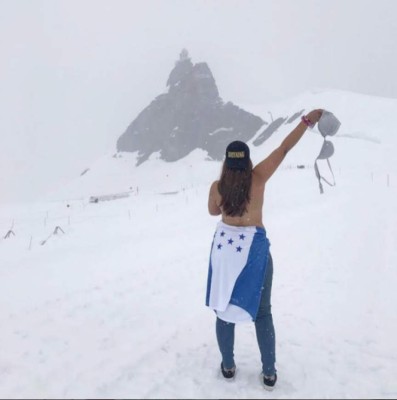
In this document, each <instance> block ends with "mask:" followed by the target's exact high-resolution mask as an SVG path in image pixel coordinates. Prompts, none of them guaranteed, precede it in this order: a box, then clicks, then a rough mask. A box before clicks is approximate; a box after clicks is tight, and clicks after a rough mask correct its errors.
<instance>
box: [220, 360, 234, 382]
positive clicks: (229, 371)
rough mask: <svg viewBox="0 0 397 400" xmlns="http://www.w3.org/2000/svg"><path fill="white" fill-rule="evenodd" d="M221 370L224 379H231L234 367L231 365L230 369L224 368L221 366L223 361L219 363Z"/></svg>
mask: <svg viewBox="0 0 397 400" xmlns="http://www.w3.org/2000/svg"><path fill="white" fill-rule="evenodd" d="M221 371H222V375H223V377H224V378H225V379H233V378H234V375H235V374H236V367H233V368H232V369H225V368H223V363H221Z"/></svg>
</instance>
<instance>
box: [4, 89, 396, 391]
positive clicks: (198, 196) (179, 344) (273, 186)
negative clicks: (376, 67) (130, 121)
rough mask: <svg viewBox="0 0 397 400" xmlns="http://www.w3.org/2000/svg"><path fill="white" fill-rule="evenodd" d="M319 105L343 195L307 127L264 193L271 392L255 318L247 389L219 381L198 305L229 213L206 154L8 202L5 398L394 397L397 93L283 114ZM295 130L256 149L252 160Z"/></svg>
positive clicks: (286, 106)
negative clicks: (213, 188)
mask: <svg viewBox="0 0 397 400" xmlns="http://www.w3.org/2000/svg"><path fill="white" fill-rule="evenodd" d="M302 104H303V107H302ZM312 107H325V108H328V109H329V110H331V111H333V112H335V114H336V115H337V116H338V117H339V118H340V119H341V121H342V124H343V125H342V127H341V130H340V132H339V133H338V135H337V136H336V137H333V138H331V140H332V141H333V143H334V145H335V151H336V152H335V155H334V156H333V157H332V158H331V164H332V167H333V169H334V173H335V178H336V182H337V185H336V186H335V187H332V188H330V187H328V186H325V187H324V190H325V193H324V194H323V195H320V193H319V189H318V183H317V180H316V178H315V175H314V170H313V168H312V167H313V162H314V159H315V157H316V155H317V154H318V152H319V150H320V147H321V142H322V139H321V137H320V136H319V135H318V134H316V133H313V132H307V134H306V135H305V136H304V138H303V139H302V141H301V142H300V143H299V144H298V145H297V147H296V148H295V149H293V150H292V152H291V153H290V154H289V155H288V156H287V158H286V160H285V161H284V163H283V164H282V166H281V167H280V169H279V170H278V171H277V172H276V174H275V175H274V176H273V177H272V178H271V180H270V181H269V183H268V185H267V188H266V195H265V206H264V223H265V226H266V230H267V233H268V236H269V238H270V241H271V251H272V254H273V259H274V268H275V269H274V281H273V294H272V304H273V308H272V309H273V318H274V323H275V328H276V340H277V342H276V350H277V369H278V376H279V380H278V385H277V388H276V389H275V390H274V391H273V392H272V393H270V394H269V393H268V392H265V391H264V389H263V388H262V387H261V385H260V382H259V373H260V368H261V365H260V356H259V350H258V347H257V343H256V338H255V330H254V326H253V324H251V323H248V324H243V325H239V326H237V327H236V343H235V356H236V363H237V368H238V374H237V376H236V379H235V381H234V382H232V383H230V382H225V381H224V380H223V379H222V378H221V377H220V373H219V364H220V354H219V351H218V348H217V344H216V338H215V324H214V323H215V317H214V314H213V313H212V311H210V310H209V309H208V308H206V307H205V305H204V302H205V289H206V278H207V269H208V256H209V250H210V245H211V240H212V235H213V231H214V229H215V225H216V222H217V221H218V219H219V218H218V217H211V216H209V215H208V213H207V195H208V190H209V185H210V184H211V182H212V181H213V180H214V179H216V178H217V177H218V174H219V172H220V166H221V164H220V163H218V162H209V161H206V160H205V154H203V153H202V152H201V151H198V150H197V151H195V152H193V153H192V154H190V155H189V156H188V157H186V158H185V159H184V160H181V161H179V162H177V163H165V162H163V161H161V160H157V159H156V157H152V159H151V161H149V162H147V163H144V164H143V165H142V166H140V167H139V168H137V169H135V168H134V167H133V163H132V161H133V158H134V155H129V154H120V155H121V157H120V158H116V157H112V155H108V156H106V157H104V158H103V159H102V160H99V161H98V163H97V165H94V166H91V168H90V171H88V172H87V173H86V174H84V175H83V176H81V177H79V178H78V179H76V181H75V182H72V183H71V184H70V185H69V186H67V187H65V188H58V190H57V191H55V192H53V193H52V194H51V196H48V197H47V198H46V199H45V200H42V201H40V202H36V203H31V204H12V205H2V206H0V230H1V231H0V233H1V240H0V293H1V302H0V324H1V325H0V326H1V330H0V343H1V356H0V397H1V398H395V397H397V342H396V339H395V338H396V332H397V312H396V305H397V290H396V288H397V159H396V157H395V156H394V154H393V152H394V151H395V149H396V144H397V139H396V137H395V134H394V132H395V127H394V125H393V123H394V121H393V116H395V115H397V101H396V100H387V99H377V98H369V97H368V96H361V95H354V94H349V93H344V92H334V91H328V92H325V93H307V94H304V95H302V96H301V97H299V98H296V99H292V100H290V101H289V102H285V103H283V104H280V105H278V106H274V108H272V109H271V111H272V113H273V116H274V118H276V117H278V116H281V115H283V116H287V115H289V116H290V115H292V114H293V113H294V112H296V111H299V110H300V109H302V108H306V109H310V108H312ZM267 110H269V109H268V108H266V109H260V108H258V110H257V113H258V114H259V115H261V116H262V117H263V118H264V119H268V115H266V112H267ZM294 125H295V123H293V124H286V125H283V127H282V128H281V129H280V130H279V131H278V132H277V133H276V134H275V135H274V137H272V138H271V139H270V140H268V141H267V142H265V143H264V144H263V145H262V146H260V147H258V148H254V146H251V150H252V158H253V161H254V163H256V162H258V161H260V160H261V158H263V157H265V156H266V155H268V153H269V152H270V151H271V150H272V149H273V148H274V146H275V145H277V144H279V143H280V142H281V140H282V139H283V138H284V137H285V135H286V134H287V133H288V132H289V131H290V130H291V129H292V128H293V127H294ZM297 164H304V165H306V168H304V169H297V168H296V165H297ZM325 165H326V164H325V163H324V162H322V164H321V166H320V168H321V169H322V171H323V172H324V174H326V173H327V170H326V169H325ZM137 189H138V190H137ZM126 191H129V194H130V196H129V197H128V198H124V199H118V200H114V201H106V202H105V201H104V202H99V203H89V201H88V199H89V196H90V195H100V194H110V193H120V192H126ZM56 227H59V228H60V229H59V228H58V233H57V234H52V233H53V232H54V230H55V229H56ZM10 229H11V230H12V231H13V232H14V233H15V236H13V235H11V236H10V237H9V238H7V239H5V238H4V236H5V235H6V233H7V232H8V231H9V230H10ZM61 229H62V231H63V232H64V233H63V232H62V231H61ZM43 242H44V243H43Z"/></svg>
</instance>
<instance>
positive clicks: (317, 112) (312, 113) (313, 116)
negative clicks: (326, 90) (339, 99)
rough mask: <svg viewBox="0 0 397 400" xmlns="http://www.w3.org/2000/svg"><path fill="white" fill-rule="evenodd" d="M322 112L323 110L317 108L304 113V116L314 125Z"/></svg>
mask: <svg viewBox="0 0 397 400" xmlns="http://www.w3.org/2000/svg"><path fill="white" fill-rule="evenodd" d="M322 114H323V110H322V109H317V110H313V111H310V112H309V114H307V115H306V118H308V119H309V121H310V122H311V123H312V124H313V126H314V125H315V124H316V123H317V122H318V120H319V119H320V118H321V115H322Z"/></svg>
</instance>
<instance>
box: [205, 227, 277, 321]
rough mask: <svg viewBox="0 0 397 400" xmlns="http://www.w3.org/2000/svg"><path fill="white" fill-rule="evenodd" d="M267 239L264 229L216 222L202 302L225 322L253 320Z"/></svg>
mask: <svg viewBox="0 0 397 400" xmlns="http://www.w3.org/2000/svg"><path fill="white" fill-rule="evenodd" d="M269 247H270V242H269V240H268V239H267V237H266V231H265V229H264V228H261V227H257V226H232V225H227V224H225V223H224V222H222V221H220V222H219V223H218V225H217V229H216V231H215V235H214V239H213V242H212V247H211V255H210V262H209V268H208V280H207V295H206V305H207V306H208V307H209V308H211V309H213V310H214V311H215V312H216V313H217V315H218V317H219V318H221V319H223V320H225V321H228V322H241V321H248V320H255V319H256V315H257V313H258V309H259V303H260V299H261V294H262V286H263V282H264V278H265V273H266V265H267V261H268V256H269Z"/></svg>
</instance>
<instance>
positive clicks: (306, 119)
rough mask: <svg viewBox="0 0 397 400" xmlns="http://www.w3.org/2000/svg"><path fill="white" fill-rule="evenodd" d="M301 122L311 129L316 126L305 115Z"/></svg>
mask: <svg viewBox="0 0 397 400" xmlns="http://www.w3.org/2000/svg"><path fill="white" fill-rule="evenodd" d="M301 120H302V122H303V123H304V124H305V125H306V126H308V127H309V128H313V126H314V124H313V123H312V122H311V121H310V119H309V118H307V117H306V115H303V116H302V117H301Z"/></svg>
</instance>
